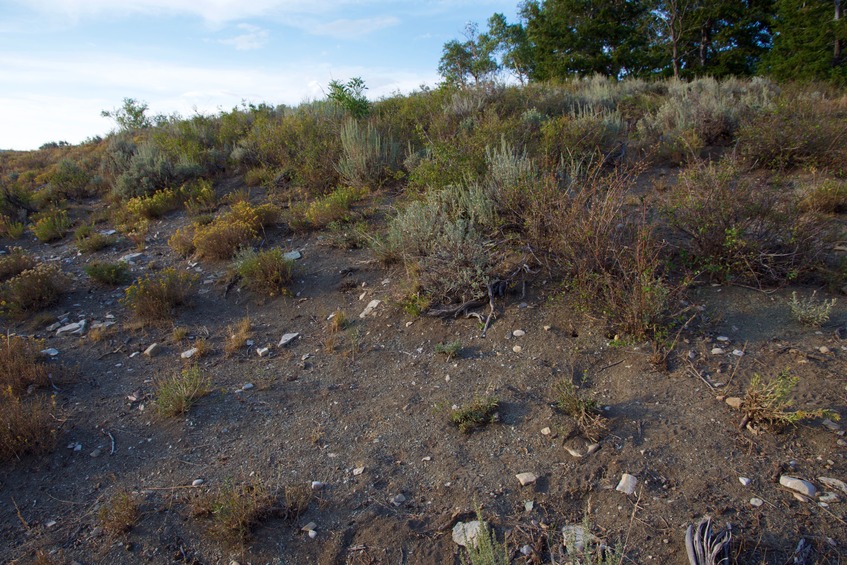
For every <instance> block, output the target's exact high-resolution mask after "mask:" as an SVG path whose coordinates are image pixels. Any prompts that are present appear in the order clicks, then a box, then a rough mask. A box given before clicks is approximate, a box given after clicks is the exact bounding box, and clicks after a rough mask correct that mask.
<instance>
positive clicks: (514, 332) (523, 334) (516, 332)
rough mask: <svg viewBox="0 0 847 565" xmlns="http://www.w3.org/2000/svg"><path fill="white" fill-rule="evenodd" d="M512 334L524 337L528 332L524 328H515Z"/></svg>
mask: <svg viewBox="0 0 847 565" xmlns="http://www.w3.org/2000/svg"><path fill="white" fill-rule="evenodd" d="M512 335H513V336H515V337H523V336H525V335H526V332H525V331H523V330H515V331H513V332H512Z"/></svg>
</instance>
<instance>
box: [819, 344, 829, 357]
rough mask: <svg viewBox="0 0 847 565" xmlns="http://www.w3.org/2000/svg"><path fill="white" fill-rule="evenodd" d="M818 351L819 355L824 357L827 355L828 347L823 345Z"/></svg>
mask: <svg viewBox="0 0 847 565" xmlns="http://www.w3.org/2000/svg"><path fill="white" fill-rule="evenodd" d="M818 351H820V352H821V353H823V354H824V355H826V354H827V353H829V347H827V346H825V345H821V346H820V347H818Z"/></svg>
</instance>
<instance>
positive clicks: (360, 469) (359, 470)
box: [353, 467, 365, 476]
mask: <svg viewBox="0 0 847 565" xmlns="http://www.w3.org/2000/svg"><path fill="white" fill-rule="evenodd" d="M364 472H365V468H364V467H356V468H355V469H353V475H354V476H359V475H361V474H362V473H364Z"/></svg>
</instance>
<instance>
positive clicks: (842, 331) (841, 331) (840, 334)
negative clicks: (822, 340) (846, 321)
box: [835, 326, 847, 339]
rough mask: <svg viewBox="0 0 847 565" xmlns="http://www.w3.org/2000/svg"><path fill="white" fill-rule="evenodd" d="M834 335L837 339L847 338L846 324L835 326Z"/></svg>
mask: <svg viewBox="0 0 847 565" xmlns="http://www.w3.org/2000/svg"><path fill="white" fill-rule="evenodd" d="M835 337H837V338H838V339H847V326H839V327H838V328H836V329H835Z"/></svg>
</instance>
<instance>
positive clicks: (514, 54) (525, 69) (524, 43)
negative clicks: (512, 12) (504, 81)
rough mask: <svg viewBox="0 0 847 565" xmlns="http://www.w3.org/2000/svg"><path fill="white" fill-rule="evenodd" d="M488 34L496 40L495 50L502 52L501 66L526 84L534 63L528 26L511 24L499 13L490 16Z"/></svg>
mask: <svg viewBox="0 0 847 565" xmlns="http://www.w3.org/2000/svg"><path fill="white" fill-rule="evenodd" d="M488 35H489V36H490V37H491V38H492V39H493V40H494V42H495V52H497V53H499V54H500V66H501V67H502V68H504V69H508V70H509V71H510V72H511V73H512V74H514V75H515V76H516V77H517V79H518V80H519V81H520V82H521V84H524V83H525V82H526V80H527V79H528V78H529V69H530V66H531V64H532V51H531V50H530V46H529V40H528V38H527V35H526V28H525V27H524V26H523V24H521V23H516V24H510V23H509V22H508V21H507V20H506V16H504V15H503V14H500V13H497V14H494V15H493V16H491V17H490V18H488Z"/></svg>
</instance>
